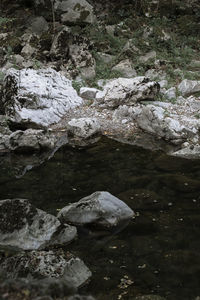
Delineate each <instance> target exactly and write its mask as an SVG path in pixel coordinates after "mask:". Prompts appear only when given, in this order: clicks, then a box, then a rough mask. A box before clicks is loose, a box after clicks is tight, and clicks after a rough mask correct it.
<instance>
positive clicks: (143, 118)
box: [133, 105, 199, 144]
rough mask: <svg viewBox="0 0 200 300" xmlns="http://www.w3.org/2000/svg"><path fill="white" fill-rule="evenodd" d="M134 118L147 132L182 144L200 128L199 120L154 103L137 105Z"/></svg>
mask: <svg viewBox="0 0 200 300" xmlns="http://www.w3.org/2000/svg"><path fill="white" fill-rule="evenodd" d="M167 108H168V107H167ZM172 110H173V109H172ZM133 119H134V120H135V121H136V122H137V124H138V126H139V127H140V128H142V129H143V130H145V131H146V132H148V133H151V134H154V135H156V136H157V137H158V138H163V139H165V140H167V141H170V142H171V143H173V144H181V143H183V141H184V140H187V139H188V138H192V137H194V136H195V135H196V134H197V133H198V128H199V122H198V121H196V120H194V119H192V118H190V117H186V116H183V117H182V118H181V117H179V115H175V114H173V112H169V111H168V109H165V108H163V107H159V106H154V105H147V106H143V107H136V108H135V111H134V113H133Z"/></svg>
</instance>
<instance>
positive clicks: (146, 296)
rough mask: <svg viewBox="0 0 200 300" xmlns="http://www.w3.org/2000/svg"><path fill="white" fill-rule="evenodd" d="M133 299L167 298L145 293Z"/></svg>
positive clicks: (163, 299)
mask: <svg viewBox="0 0 200 300" xmlns="http://www.w3.org/2000/svg"><path fill="white" fill-rule="evenodd" d="M133 300H166V298H164V297H161V296H159V295H143V296H137V297H135V298H133Z"/></svg>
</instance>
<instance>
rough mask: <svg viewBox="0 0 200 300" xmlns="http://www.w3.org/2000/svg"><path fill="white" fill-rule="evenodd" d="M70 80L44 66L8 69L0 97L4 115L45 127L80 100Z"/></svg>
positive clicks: (30, 125)
mask: <svg viewBox="0 0 200 300" xmlns="http://www.w3.org/2000/svg"><path fill="white" fill-rule="evenodd" d="M82 102H83V101H82V99H81V98H80V97H79V96H78V95H77V92H76V91H75V89H74V88H73V87H72V83H71V81H70V80H68V79H67V78H65V77H64V76H62V75H61V74H60V73H59V72H56V71H55V70H53V69H51V68H48V69H40V70H33V69H22V70H15V69H10V70H8V72H7V75H6V78H5V82H4V95H3V98H2V99H0V106H1V107H3V109H4V112H5V113H6V115H8V116H10V117H12V120H13V122H15V123H18V124H23V125H24V126H27V127H47V126H49V125H50V124H54V123H57V122H59V121H60V119H61V118H62V117H63V116H64V115H65V113H66V112H67V111H68V110H70V109H72V108H74V107H77V106H79V105H81V104H82Z"/></svg>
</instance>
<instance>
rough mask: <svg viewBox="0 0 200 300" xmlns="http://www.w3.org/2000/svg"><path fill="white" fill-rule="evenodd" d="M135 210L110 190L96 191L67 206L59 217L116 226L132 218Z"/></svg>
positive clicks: (72, 221) (85, 222)
mask: <svg viewBox="0 0 200 300" xmlns="http://www.w3.org/2000/svg"><path fill="white" fill-rule="evenodd" d="M133 216H134V212H133V211H132V209H130V208H129V207H128V206H127V205H126V204H125V203H124V202H123V201H121V200H120V199H118V198H116V197H114V196H113V195H111V194H110V193H108V192H95V193H93V194H91V195H90V196H87V197H85V198H83V199H81V200H80V201H78V202H76V203H72V204H70V205H67V206H65V207H64V208H62V209H61V210H60V212H59V213H58V218H59V219H60V220H62V221H64V222H70V223H71V224H81V225H84V224H90V223H94V224H98V225H101V226H105V227H111V226H116V225H118V224H119V223H120V222H122V221H125V220H128V219H131V218H132V217H133Z"/></svg>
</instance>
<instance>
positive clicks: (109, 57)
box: [97, 52, 115, 64]
mask: <svg viewBox="0 0 200 300" xmlns="http://www.w3.org/2000/svg"><path fill="white" fill-rule="evenodd" d="M97 54H98V57H99V58H100V60H101V61H102V62H104V63H105V64H109V63H110V62H112V61H113V60H114V58H115V56H114V55H110V54H107V53H103V52H97Z"/></svg>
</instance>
